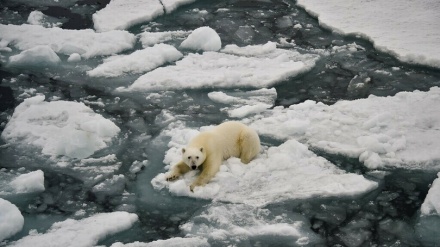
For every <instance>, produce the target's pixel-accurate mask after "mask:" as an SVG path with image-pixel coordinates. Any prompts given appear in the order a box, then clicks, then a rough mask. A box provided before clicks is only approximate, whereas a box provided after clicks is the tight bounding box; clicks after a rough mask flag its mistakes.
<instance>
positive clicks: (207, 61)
mask: <svg viewBox="0 0 440 247" xmlns="http://www.w3.org/2000/svg"><path fill="white" fill-rule="evenodd" d="M259 48H262V51H261V50H259ZM225 52H226V53H232V54H226V53H225ZM317 59H318V57H317V56H314V55H302V54H300V53H298V52H296V51H292V50H284V49H277V48H276V45H275V43H273V44H269V45H256V46H249V47H242V48H240V47H237V46H233V47H229V46H226V47H225V49H224V52H204V53H203V54H189V55H188V56H186V57H184V58H183V59H182V60H180V61H177V62H176V65H172V66H167V67H161V68H157V69H155V70H153V71H151V72H149V73H147V74H145V75H143V76H141V77H139V78H138V79H137V80H136V81H135V82H134V83H133V84H132V85H131V86H130V87H128V88H127V89H126V90H128V91H139V90H140V91H154V90H156V91H157V90H171V89H184V88H206V87H228V88H231V87H234V88H236V87H253V88H262V87H268V86H271V85H273V84H275V83H277V82H280V81H282V80H285V79H287V78H289V77H293V76H297V75H299V74H301V73H304V72H306V71H308V70H310V69H311V68H313V66H314V65H315V61H316V60H317ZM121 90H122V91H124V90H125V89H121Z"/></svg>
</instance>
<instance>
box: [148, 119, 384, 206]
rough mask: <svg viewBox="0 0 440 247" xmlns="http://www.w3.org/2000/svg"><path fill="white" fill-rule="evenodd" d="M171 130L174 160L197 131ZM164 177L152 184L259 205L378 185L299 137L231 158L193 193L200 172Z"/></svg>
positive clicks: (178, 192) (170, 157)
mask: <svg viewBox="0 0 440 247" xmlns="http://www.w3.org/2000/svg"><path fill="white" fill-rule="evenodd" d="M272 128H275V127H272ZM190 133H191V134H190ZM169 134H171V137H172V139H171V141H170V143H169V146H170V147H171V149H170V150H169V151H168V152H167V154H166V156H165V158H166V159H165V161H164V162H165V163H167V164H170V165H173V164H175V162H177V161H179V159H180V157H181V154H180V151H179V150H180V148H181V147H184V145H186V143H187V142H188V141H189V139H190V138H186V137H191V136H193V135H194V134H195V133H194V132H193V131H192V130H188V129H186V130H175V131H170V132H169ZM165 176H166V174H164V173H161V174H159V175H157V176H156V177H155V178H154V179H153V180H152V182H151V183H152V184H153V186H154V188H156V189H164V188H167V189H169V191H170V192H171V193H173V194H175V195H178V196H190V197H198V198H205V199H213V200H220V201H227V202H233V203H245V204H248V205H252V206H259V207H263V206H266V205H268V204H277V203H282V202H288V201H291V200H297V199H308V198H313V197H331V196H339V197H342V196H357V195H361V194H364V193H366V192H369V191H371V190H374V189H375V188H377V186H378V184H377V183H376V182H373V181H370V180H367V179H365V178H364V177H363V176H362V175H357V174H348V173H345V172H344V171H343V170H340V169H338V168H337V167H336V166H335V165H333V164H332V163H330V162H329V161H327V160H325V159H324V158H322V157H318V156H317V155H315V154H314V153H313V152H311V151H309V150H308V149H307V147H306V146H304V145H303V144H301V143H299V142H297V141H295V140H289V141H287V142H285V143H284V144H282V145H280V146H278V147H270V148H269V149H268V150H267V151H265V152H263V153H261V154H260V155H259V156H258V157H257V158H256V159H254V160H253V161H251V162H250V163H249V164H247V165H244V164H242V163H241V162H240V160H239V159H238V158H230V159H228V160H227V161H225V162H224V165H223V166H222V167H221V169H220V171H219V172H218V173H217V175H216V176H215V178H214V179H212V180H211V181H210V182H209V183H208V184H207V185H205V186H203V187H196V189H195V190H194V193H193V192H191V191H190V190H189V185H190V184H191V183H192V181H193V180H194V179H195V176H197V174H196V172H194V171H192V172H190V173H188V174H186V175H185V176H184V177H183V178H182V179H179V180H177V181H175V182H166V181H165Z"/></svg>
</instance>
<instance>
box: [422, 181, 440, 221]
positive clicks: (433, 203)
mask: <svg viewBox="0 0 440 247" xmlns="http://www.w3.org/2000/svg"><path fill="white" fill-rule="evenodd" d="M437 175H438V177H439V178H437V179H435V180H434V182H433V183H432V185H431V188H430V189H429V191H428V194H427V195H426V198H425V201H424V202H423V204H422V207H421V208H420V211H421V214H422V215H438V216H440V173H438V174H437Z"/></svg>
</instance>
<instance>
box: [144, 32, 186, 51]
mask: <svg viewBox="0 0 440 247" xmlns="http://www.w3.org/2000/svg"><path fill="white" fill-rule="evenodd" d="M190 33H191V32H186V31H168V32H155V33H153V32H143V33H141V34H139V35H138V36H139V41H140V42H141V43H142V47H144V48H145V47H149V46H153V45H155V44H159V43H164V42H167V41H170V40H176V39H184V38H186V37H187V36H188V35H189V34H190Z"/></svg>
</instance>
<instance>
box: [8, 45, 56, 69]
mask: <svg viewBox="0 0 440 247" xmlns="http://www.w3.org/2000/svg"><path fill="white" fill-rule="evenodd" d="M59 62H61V59H60V58H59V57H58V55H57V54H56V53H55V52H54V51H53V50H52V48H50V46H48V45H39V46H35V47H32V48H30V49H28V50H25V51H22V52H21V53H20V54H18V55H14V56H11V57H9V66H14V67H27V66H38V67H46V66H53V65H55V64H57V63H59Z"/></svg>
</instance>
